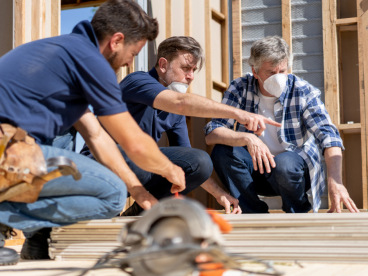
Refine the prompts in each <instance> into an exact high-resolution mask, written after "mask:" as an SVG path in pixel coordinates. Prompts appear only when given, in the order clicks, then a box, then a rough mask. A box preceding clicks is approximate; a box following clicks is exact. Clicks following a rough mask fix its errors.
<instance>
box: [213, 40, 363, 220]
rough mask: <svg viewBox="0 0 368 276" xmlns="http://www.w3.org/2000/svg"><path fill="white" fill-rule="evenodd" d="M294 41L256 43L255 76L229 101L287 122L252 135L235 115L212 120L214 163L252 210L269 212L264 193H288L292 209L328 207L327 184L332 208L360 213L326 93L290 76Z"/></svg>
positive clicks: (238, 84) (233, 89)
mask: <svg viewBox="0 0 368 276" xmlns="http://www.w3.org/2000/svg"><path fill="white" fill-rule="evenodd" d="M290 63H291V56H290V52H289V46H288V45H287V43H286V42H285V41H284V40H283V39H282V38H280V37H277V36H273V37H266V38H264V39H261V40H258V41H256V42H255V43H254V44H253V45H252V48H251V56H250V58H249V64H250V66H251V67H252V73H253V74H250V73H247V74H246V75H245V76H244V77H241V78H238V79H235V80H234V81H232V83H231V84H230V86H229V88H228V90H227V91H226V92H225V94H224V98H223V100H222V103H225V104H227V105H230V106H234V107H237V108H240V109H243V110H246V111H249V112H253V113H258V114H262V115H264V116H265V117H268V118H270V119H273V120H275V121H277V122H279V123H281V124H282V126H281V127H276V126H267V129H266V130H265V131H264V132H262V133H261V134H260V133H259V132H252V131H249V130H247V129H246V128H245V127H244V126H243V125H241V124H238V123H237V122H236V121H235V120H233V119H221V118H218V119H212V121H211V122H209V123H208V124H207V126H206V143H207V144H209V145H215V147H214V149H213V151H212V156H211V157H212V161H213V163H214V168H215V170H216V172H217V174H218V176H219V178H220V179H221V181H222V182H223V184H224V185H225V186H227V188H228V189H229V191H230V193H231V194H232V196H234V197H235V198H238V199H239V205H240V207H241V209H242V210H243V212H245V213H266V212H268V206H267V204H266V203H265V202H263V201H262V200H260V199H259V197H258V195H265V196H276V195H279V196H281V198H282V202H283V204H282V209H283V210H284V211H285V212H289V213H302V212H308V211H310V210H311V208H312V206H311V204H310V202H309V200H308V196H307V193H306V192H307V191H308V190H309V189H310V190H311V193H312V198H313V211H314V212H317V211H318V209H319V208H320V206H321V195H322V194H323V192H324V190H325V187H326V184H325V171H324V166H323V165H322V163H323V159H324V161H325V162H326V168H327V186H328V192H329V196H330V200H331V208H330V209H329V212H335V211H336V212H341V208H340V204H341V203H344V205H345V206H346V208H347V209H348V210H349V211H350V212H359V210H358V209H357V207H356V206H355V204H354V202H353V200H352V199H351V198H350V196H349V193H348V191H347V190H346V188H345V187H344V185H343V184H342V174H341V167H342V165H341V164H342V149H344V147H343V144H342V140H341V138H340V136H339V132H338V130H337V128H336V127H335V126H334V125H333V124H332V122H331V119H330V117H329V115H328V113H327V110H326V108H325V106H324V104H323V102H322V101H321V99H320V94H321V93H320V91H319V90H318V89H316V88H315V87H313V86H312V85H311V84H309V83H308V82H306V81H304V80H302V79H300V78H298V77H297V76H295V75H292V74H289V75H288V74H287V70H288V68H289V66H290Z"/></svg>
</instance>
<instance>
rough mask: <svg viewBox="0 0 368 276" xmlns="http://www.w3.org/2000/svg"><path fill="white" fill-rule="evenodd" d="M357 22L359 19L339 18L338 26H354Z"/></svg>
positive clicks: (337, 20)
mask: <svg viewBox="0 0 368 276" xmlns="http://www.w3.org/2000/svg"><path fill="white" fill-rule="evenodd" d="M357 22H358V18H357V17H350V18H339V19H336V26H343V25H354V24H356V23H357Z"/></svg>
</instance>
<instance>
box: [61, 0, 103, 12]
mask: <svg viewBox="0 0 368 276" xmlns="http://www.w3.org/2000/svg"><path fill="white" fill-rule="evenodd" d="M58 2H59V1H58ZM104 2H106V0H93V1H87V2H77V3H75V4H63V0H61V9H62V10H69V9H79V8H87V7H97V6H100V5H101V4H102V3H104Z"/></svg>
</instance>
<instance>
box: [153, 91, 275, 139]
mask: <svg viewBox="0 0 368 276" xmlns="http://www.w3.org/2000/svg"><path fill="white" fill-rule="evenodd" d="M153 107H154V108H157V109H160V110H163V111H167V112H170V113H175V114H180V115H185V116H194V117H202V118H227V119H235V120H236V121H238V122H239V123H240V124H243V125H245V127H246V128H247V129H248V130H250V131H254V133H255V134H257V135H259V134H261V133H262V132H263V131H264V130H265V129H266V124H270V125H274V126H277V127H281V124H279V123H277V122H275V121H273V120H271V119H268V118H266V117H264V116H262V115H259V114H254V113H250V112H247V111H245V110H241V109H239V108H235V107H233V106H230V105H226V104H222V103H218V102H215V101H213V100H210V99H207V98H206V97H202V96H199V95H195V94H188V93H185V94H182V93H178V92H175V91H171V90H164V91H162V92H161V93H159V94H158V95H157V97H156V98H155V100H154V102H153Z"/></svg>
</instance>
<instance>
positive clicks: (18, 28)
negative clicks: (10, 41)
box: [14, 0, 26, 47]
mask: <svg viewBox="0 0 368 276" xmlns="http://www.w3.org/2000/svg"><path fill="white" fill-rule="evenodd" d="M25 39H26V21H25V0H15V5H14V47H17V46H19V45H21V44H23V43H24V41H25Z"/></svg>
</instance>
